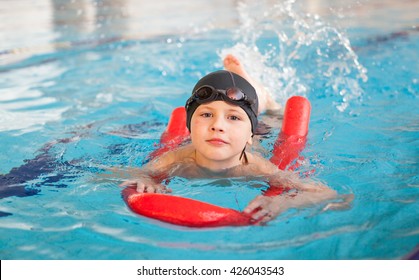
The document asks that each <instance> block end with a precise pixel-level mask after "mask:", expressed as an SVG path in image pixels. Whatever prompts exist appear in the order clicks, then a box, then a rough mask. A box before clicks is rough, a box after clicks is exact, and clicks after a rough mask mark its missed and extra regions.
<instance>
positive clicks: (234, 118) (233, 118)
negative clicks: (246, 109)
mask: <svg viewBox="0 0 419 280" xmlns="http://www.w3.org/2000/svg"><path fill="white" fill-rule="evenodd" d="M229 119H230V120H232V121H239V120H240V118H239V117H238V116H234V115H233V116H230V117H229Z"/></svg>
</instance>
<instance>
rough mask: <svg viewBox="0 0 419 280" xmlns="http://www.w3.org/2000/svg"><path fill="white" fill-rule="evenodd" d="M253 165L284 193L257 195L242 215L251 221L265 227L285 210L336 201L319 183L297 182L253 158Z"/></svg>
mask: <svg viewBox="0 0 419 280" xmlns="http://www.w3.org/2000/svg"><path fill="white" fill-rule="evenodd" d="M254 162H255V164H256V165H257V166H258V167H259V168H258V169H259V170H261V171H262V170H264V171H265V172H269V173H271V175H269V184H270V185H271V186H274V187H281V188H282V189H285V190H287V191H285V192H283V193H282V194H281V195H276V196H263V195H260V196H257V197H256V198H255V199H253V200H252V201H251V202H250V203H249V204H248V205H247V207H246V208H245V209H244V212H245V213H247V214H250V215H251V216H252V218H253V219H254V220H255V221H259V222H260V223H265V222H267V221H269V220H272V219H273V218H274V217H276V216H278V215H279V214H280V213H282V212H284V211H286V210H287V209H289V208H303V207H307V206H312V205H315V204H318V203H321V202H325V201H328V200H333V199H336V198H337V192H336V191H334V190H332V189H330V188H329V187H327V186H325V185H323V184H321V183H319V182H316V181H314V180H310V179H301V178H299V177H298V175H297V174H295V173H294V172H290V171H282V170H278V168H277V167H276V166H275V165H273V164H271V163H270V162H268V161H266V160H263V159H260V158H259V159H257V158H255V161H254ZM351 200H352V197H351V196H347V197H344V203H343V202H342V203H341V204H342V205H341V206H338V207H341V208H343V207H346V206H347V205H348V204H349V202H350V201H351ZM337 205H340V204H336V203H335V204H333V205H331V207H334V208H338V207H336V206H337ZM344 205H345V206H344ZM331 207H329V208H331Z"/></svg>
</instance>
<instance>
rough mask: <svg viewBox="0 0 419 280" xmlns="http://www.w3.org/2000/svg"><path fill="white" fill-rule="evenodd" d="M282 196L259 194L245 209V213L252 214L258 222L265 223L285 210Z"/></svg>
mask: <svg viewBox="0 0 419 280" xmlns="http://www.w3.org/2000/svg"><path fill="white" fill-rule="evenodd" d="M279 200H280V196H276V197H271V196H263V195H259V196H257V197H256V198H255V199H253V200H252V201H251V202H250V203H249V205H247V206H246V208H245V209H244V210H243V212H244V213H246V214H249V215H251V217H252V219H253V220H254V221H257V223H258V224H265V223H267V222H269V221H271V220H272V219H274V218H275V217H276V216H278V215H279V213H281V212H282V211H283V205H281V202H280V201H279Z"/></svg>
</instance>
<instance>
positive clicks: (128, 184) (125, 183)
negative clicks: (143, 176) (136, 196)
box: [119, 181, 137, 187]
mask: <svg viewBox="0 0 419 280" xmlns="http://www.w3.org/2000/svg"><path fill="white" fill-rule="evenodd" d="M136 183H137V182H136V181H125V182H122V183H121V184H119V186H120V187H128V186H132V185H135V184H136Z"/></svg>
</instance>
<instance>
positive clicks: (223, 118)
mask: <svg viewBox="0 0 419 280" xmlns="http://www.w3.org/2000/svg"><path fill="white" fill-rule="evenodd" d="M224 66H225V67H226V69H227V70H230V71H226V70H221V71H216V72H213V73H210V74H208V75H207V76H205V77H203V78H202V79H200V80H199V81H198V83H197V84H196V85H195V87H194V89H193V91H192V96H191V97H190V98H189V99H188V100H187V102H186V105H185V108H186V113H187V122H186V123H187V128H188V129H189V131H190V136H191V142H192V143H191V144H188V145H186V146H183V147H180V148H178V149H176V150H174V151H170V152H167V153H165V154H163V155H161V156H160V157H158V158H155V159H153V160H152V161H150V162H149V163H148V164H146V165H145V166H144V167H143V168H142V170H141V171H140V173H139V174H138V175H137V178H136V179H134V180H130V181H126V182H124V183H122V184H121V186H129V187H135V188H136V189H137V191H138V192H148V193H153V192H170V190H169V189H167V188H166V186H164V185H162V184H161V182H162V181H163V180H164V179H166V178H168V177H172V176H181V177H186V178H214V177H215V178H220V177H243V176H246V177H249V176H264V177H266V178H267V179H268V181H269V183H270V184H271V185H276V186H277V185H281V186H284V187H288V188H290V189H291V191H290V192H287V193H285V194H283V195H279V196H274V197H268V196H262V195H261V196H257V197H256V198H255V199H253V200H252V201H251V202H250V203H249V205H248V206H247V207H246V208H245V209H244V212H245V213H248V214H251V215H252V219H254V220H257V221H259V222H260V223H266V222H268V221H269V220H271V219H273V218H274V217H276V216H277V215H278V214H279V213H281V212H283V211H285V210H286V209H288V208H293V207H303V206H308V205H311V204H315V203H318V202H322V201H326V200H331V199H334V198H336V192H335V191H333V190H331V189H330V188H328V187H326V186H324V185H322V184H320V183H317V182H314V181H312V180H302V179H300V178H298V176H297V175H296V174H294V173H292V172H289V171H282V170H279V169H278V168H277V167H276V166H275V165H274V164H272V163H271V162H270V161H268V160H267V159H265V158H263V157H261V156H258V155H255V154H252V153H248V152H246V147H247V146H249V145H251V144H252V140H253V135H254V133H255V130H256V127H257V124H258V119H257V115H258V114H259V112H260V111H261V110H260V108H259V107H260V106H259V98H258V94H257V92H256V90H255V88H254V86H253V85H256V88H258V93H259V96H263V97H262V98H261V99H262V102H263V104H262V106H261V107H262V108H263V110H266V109H268V110H269V109H272V110H276V109H278V108H279V106H278V105H277V104H275V102H274V101H273V99H272V98H271V97H270V96H269V95H268V93H267V92H266V91H264V90H263V89H262V87H260V86H259V85H258V84H256V82H254V81H252V83H253V85H252V84H251V83H250V82H249V81H248V80H246V79H245V78H243V77H242V76H241V75H243V76H244V77H246V76H247V74H246V73H245V71H244V69H243V67H242V66H241V64H240V62H239V61H238V60H237V59H236V58H235V57H233V56H231V55H229V56H227V57H226V58H225V59H224ZM238 73H239V74H241V75H238ZM247 78H248V79H250V78H249V77H247ZM296 192H298V193H296Z"/></svg>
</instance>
